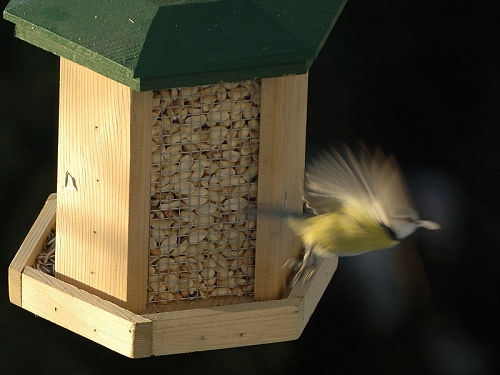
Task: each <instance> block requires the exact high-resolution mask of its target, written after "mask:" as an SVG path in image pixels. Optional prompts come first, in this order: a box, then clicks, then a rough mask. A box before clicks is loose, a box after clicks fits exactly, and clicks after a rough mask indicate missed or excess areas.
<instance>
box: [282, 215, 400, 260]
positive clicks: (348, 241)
mask: <svg viewBox="0 0 500 375" xmlns="http://www.w3.org/2000/svg"><path fill="white" fill-rule="evenodd" d="M289 225H290V227H291V228H292V230H293V231H294V232H295V233H296V234H297V235H298V236H299V237H301V239H302V241H303V242H304V244H305V245H308V246H314V247H319V248H320V249H316V250H317V251H318V250H319V251H320V252H321V251H322V252H325V251H326V252H329V253H332V254H335V255H338V256H346V255H356V254H360V253H364V252H368V251H373V250H379V249H385V248H388V247H392V246H394V245H396V244H398V243H399V241H398V240H395V239H393V238H392V237H391V236H390V234H389V232H388V230H387V229H386V228H384V227H383V226H382V225H381V224H380V223H379V222H377V221H376V220H374V219H373V218H372V217H371V216H370V215H369V213H366V212H364V211H363V210H362V209H361V208H359V207H356V206H343V207H342V208H341V209H340V210H338V211H335V212H332V213H326V214H323V215H317V216H312V217H307V218H291V219H289ZM319 255H322V254H319ZM323 255H326V254H323Z"/></svg>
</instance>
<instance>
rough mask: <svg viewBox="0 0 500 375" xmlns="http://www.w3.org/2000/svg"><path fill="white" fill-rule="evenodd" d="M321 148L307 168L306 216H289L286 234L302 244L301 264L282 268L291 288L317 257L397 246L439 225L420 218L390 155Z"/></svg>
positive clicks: (312, 267) (363, 148) (292, 261)
mask: <svg viewBox="0 0 500 375" xmlns="http://www.w3.org/2000/svg"><path fill="white" fill-rule="evenodd" d="M344 149H345V152H344V155H345V156H342V155H341V154H340V153H339V152H338V151H337V149H335V148H333V147H332V148H330V149H329V150H324V151H323V152H322V153H321V154H320V156H319V157H317V158H316V159H315V160H314V161H313V162H312V163H311V165H309V166H308V167H307V168H306V172H305V175H304V182H303V187H302V199H303V201H304V204H305V208H306V213H304V214H300V215H289V216H288V217H287V222H288V225H289V227H290V228H291V230H292V231H293V232H294V233H295V234H296V235H297V236H298V237H300V239H301V240H302V243H303V245H304V256H303V258H302V260H297V259H289V260H288V261H287V262H286V263H285V265H284V266H288V267H290V268H294V269H295V271H296V273H295V276H294V277H293V279H292V281H291V286H292V287H293V285H295V284H296V283H297V281H298V280H300V279H302V280H303V282H304V283H305V282H306V281H307V280H309V279H310V278H311V277H312V275H313V274H314V271H315V263H316V259H317V258H318V257H334V256H337V257H344V256H352V255H359V254H363V253H366V252H370V251H375V250H380V249H386V248H390V247H393V246H395V245H397V244H399V243H400V242H401V241H402V240H403V239H405V238H406V237H408V236H409V235H410V234H412V233H413V232H415V231H416V230H417V228H420V227H422V228H425V229H429V230H436V229H439V228H440V225H439V224H438V223H435V222H433V221H429V220H420V218H419V215H418V212H417V211H416V209H415V208H414V205H413V204H412V202H411V199H410V196H409V193H408V189H407V187H406V183H405V180H404V177H403V175H402V173H401V170H400V168H399V166H398V163H397V161H396V159H395V157H394V155H392V154H390V155H386V154H385V153H384V152H383V151H382V149H381V148H380V147H377V148H376V150H375V152H373V153H372V152H370V151H369V150H368V148H367V147H366V146H365V145H364V144H361V147H360V152H359V153H358V154H355V153H354V152H353V151H351V150H350V149H349V148H348V147H347V146H345V145H344Z"/></svg>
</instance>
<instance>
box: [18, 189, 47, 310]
mask: <svg viewBox="0 0 500 375" xmlns="http://www.w3.org/2000/svg"><path fill="white" fill-rule="evenodd" d="M55 225H56V194H51V195H49V197H48V198H47V201H46V202H45V205H44V207H43V208H42V210H41V211H40V214H39V215H38V217H37V218H36V220H35V222H34V223H33V226H32V227H31V229H30V231H29V232H28V235H27V236H26V238H25V239H24V241H23V243H22V244H21V247H20V248H19V250H18V251H17V253H16V255H15V256H14V259H12V262H11V263H10V265H9V298H10V302H12V303H13V304H15V305H18V306H21V304H22V289H21V288H22V272H23V270H24V267H26V266H33V265H34V264H35V261H36V258H37V256H38V255H39V254H40V253H41V252H42V249H43V244H44V243H45V241H46V240H47V236H48V235H49V233H50V231H51V229H52V228H54V227H55Z"/></svg>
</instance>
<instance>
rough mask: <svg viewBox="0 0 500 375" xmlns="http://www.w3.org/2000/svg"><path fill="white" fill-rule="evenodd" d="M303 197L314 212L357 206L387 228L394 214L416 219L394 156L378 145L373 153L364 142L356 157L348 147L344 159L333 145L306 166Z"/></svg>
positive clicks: (321, 212)
mask: <svg viewBox="0 0 500 375" xmlns="http://www.w3.org/2000/svg"><path fill="white" fill-rule="evenodd" d="M303 199H304V201H305V202H306V206H307V207H309V208H311V209H312V210H313V212H314V213H315V214H324V213H327V212H332V211H336V210H338V209H339V208H340V207H341V206H342V205H352V204H353V205H360V206H361V207H362V208H363V210H366V211H368V212H370V213H371V214H372V215H373V216H374V218H375V219H376V220H378V221H379V222H380V223H383V224H385V225H386V226H388V227H390V226H391V225H390V224H391V223H390V221H389V220H390V219H394V218H396V217H411V218H412V220H416V219H418V217H417V216H418V215H417V213H416V211H415V210H414V209H413V208H412V205H411V203H410V199H409V197H408V194H407V190H406V186H405V183H404V179H403V177H402V175H401V172H400V170H399V167H398V164H397V162H396V160H395V159H394V157H393V156H389V157H388V156H386V155H385V154H384V153H383V152H382V150H381V149H380V148H378V149H377V151H376V152H375V153H374V154H373V155H372V154H371V153H370V152H369V151H368V149H367V148H366V147H365V146H364V145H362V147H361V152H360V156H359V158H356V156H355V155H354V154H353V153H352V151H351V150H349V149H348V148H347V147H346V157H345V158H343V157H342V156H341V155H340V154H339V152H338V151H337V150H335V149H333V148H332V149H331V151H330V152H324V153H323V154H322V155H321V156H320V157H319V158H318V159H317V160H315V161H314V162H313V164H312V165H311V166H310V167H309V168H308V169H307V172H306V174H305V181H304V191H303Z"/></svg>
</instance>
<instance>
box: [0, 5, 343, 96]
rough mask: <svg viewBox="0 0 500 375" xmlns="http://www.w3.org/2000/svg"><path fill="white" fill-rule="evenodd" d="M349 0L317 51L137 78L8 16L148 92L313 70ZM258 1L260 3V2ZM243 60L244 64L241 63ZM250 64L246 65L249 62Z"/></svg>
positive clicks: (51, 47)
mask: <svg viewBox="0 0 500 375" xmlns="http://www.w3.org/2000/svg"><path fill="white" fill-rule="evenodd" d="M346 2H347V0H338V4H340V5H339V7H338V8H337V10H336V12H335V17H334V18H333V19H330V20H329V21H330V25H329V28H328V30H325V32H324V35H323V38H322V40H321V41H320V43H319V45H317V44H316V47H317V48H315V49H314V50H308V51H304V50H300V49H299V48H297V49H293V48H292V49H291V51H289V52H290V53H288V54H281V55H276V56H266V58H264V59H261V60H262V61H259V59H252V63H251V64H250V65H249V64H248V61H240V62H238V61H237V62H236V63H235V62H232V63H233V65H232V66H231V67H230V68H227V67H225V68H224V69H217V68H219V67H218V66H215V65H216V64H212V66H208V67H207V68H208V69H207V70H205V71H202V72H200V71H186V72H176V73H174V74H169V75H162V74H158V75H157V76H147V75H144V76H142V77H134V73H135V72H134V71H133V70H131V69H129V68H127V67H126V66H124V65H122V64H120V63H117V62H116V61H113V60H112V59H109V58H107V57H105V56H102V55H101V54H99V53H96V52H94V51H91V50H89V49H88V48H85V47H83V46H80V45H78V44H77V43H74V42H72V41H71V40H69V39H67V38H64V37H61V36H59V35H57V34H56V33H53V32H51V31H49V30H47V29H44V28H42V27H38V26H37V25H34V24H33V23H30V22H29V21H27V20H24V19H22V18H21V17H18V16H16V15H14V14H12V13H9V12H7V9H8V7H7V8H6V11H4V13H3V16H4V18H5V19H7V20H9V21H11V22H13V23H15V24H16V31H15V35H16V36H17V37H18V38H20V39H22V40H25V41H27V42H29V43H31V44H33V45H36V46H38V47H40V48H42V49H45V50H47V51H49V52H52V53H54V54H56V55H59V56H62V57H64V58H66V59H69V60H71V61H74V62H76V63H78V64H80V65H83V66H85V67H88V68H89V69H92V70H94V71H96V72H98V73H100V74H102V75H104V76H106V77H109V78H111V79H114V80H116V81H118V82H120V83H123V84H125V85H127V86H129V87H131V88H133V89H134V90H138V91H147V90H153V89H162V88H166V87H178V86H191V85H197V84H209V83H215V82H219V81H239V80H245V79H254V78H265V77H275V76H283V75H290V74H302V73H305V72H307V71H308V70H309V68H310V66H311V65H312V63H313V61H314V59H315V58H316V56H317V54H318V53H319V51H320V49H321V48H322V46H323V44H324V42H325V41H326V38H327V37H328V35H329V33H330V32H331V30H332V28H333V26H334V24H335V22H336V21H337V19H338V17H339V15H340V13H341V11H342V9H343V7H344V6H345V4H346ZM256 3H259V2H258V1H257V2H256ZM238 63H240V66H238ZM245 64H246V65H245Z"/></svg>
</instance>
